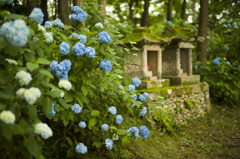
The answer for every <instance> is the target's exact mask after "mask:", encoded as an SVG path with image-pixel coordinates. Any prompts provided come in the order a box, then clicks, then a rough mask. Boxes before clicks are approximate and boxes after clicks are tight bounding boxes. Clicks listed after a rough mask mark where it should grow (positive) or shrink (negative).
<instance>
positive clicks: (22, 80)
mask: <svg viewBox="0 0 240 159" xmlns="http://www.w3.org/2000/svg"><path fill="white" fill-rule="evenodd" d="M15 77H16V79H18V80H19V81H18V82H19V84H20V85H21V86H23V85H28V84H29V83H30V82H31V80H32V77H31V74H30V73H28V72H25V71H19V72H18V73H17V74H16V76H15Z"/></svg>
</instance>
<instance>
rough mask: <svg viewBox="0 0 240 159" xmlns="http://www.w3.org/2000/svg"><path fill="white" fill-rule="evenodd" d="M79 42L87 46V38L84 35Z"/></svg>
mask: <svg viewBox="0 0 240 159" xmlns="http://www.w3.org/2000/svg"><path fill="white" fill-rule="evenodd" d="M78 39H79V42H80V43H83V44H85V43H86V42H87V37H86V36H85V35H83V34H80V35H79V36H78Z"/></svg>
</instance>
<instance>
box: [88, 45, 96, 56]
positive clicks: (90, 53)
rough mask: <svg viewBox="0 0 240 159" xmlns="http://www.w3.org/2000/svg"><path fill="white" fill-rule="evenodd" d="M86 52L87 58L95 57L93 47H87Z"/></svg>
mask: <svg viewBox="0 0 240 159" xmlns="http://www.w3.org/2000/svg"><path fill="white" fill-rule="evenodd" d="M86 52H87V53H86V54H87V56H88V57H89V58H94V57H95V49H94V48H93V47H87V48H86Z"/></svg>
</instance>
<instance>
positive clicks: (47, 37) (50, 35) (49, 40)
mask: <svg viewBox="0 0 240 159" xmlns="http://www.w3.org/2000/svg"><path fill="white" fill-rule="evenodd" d="M43 36H44V37H45V39H46V41H47V42H48V43H51V42H53V35H52V33H49V32H44V33H43Z"/></svg>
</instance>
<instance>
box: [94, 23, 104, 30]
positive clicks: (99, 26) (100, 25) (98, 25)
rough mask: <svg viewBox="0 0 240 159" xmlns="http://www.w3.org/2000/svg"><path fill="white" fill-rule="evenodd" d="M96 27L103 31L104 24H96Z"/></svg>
mask: <svg viewBox="0 0 240 159" xmlns="http://www.w3.org/2000/svg"><path fill="white" fill-rule="evenodd" d="M95 27H97V28H100V29H103V24H102V23H96V24H95Z"/></svg>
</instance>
